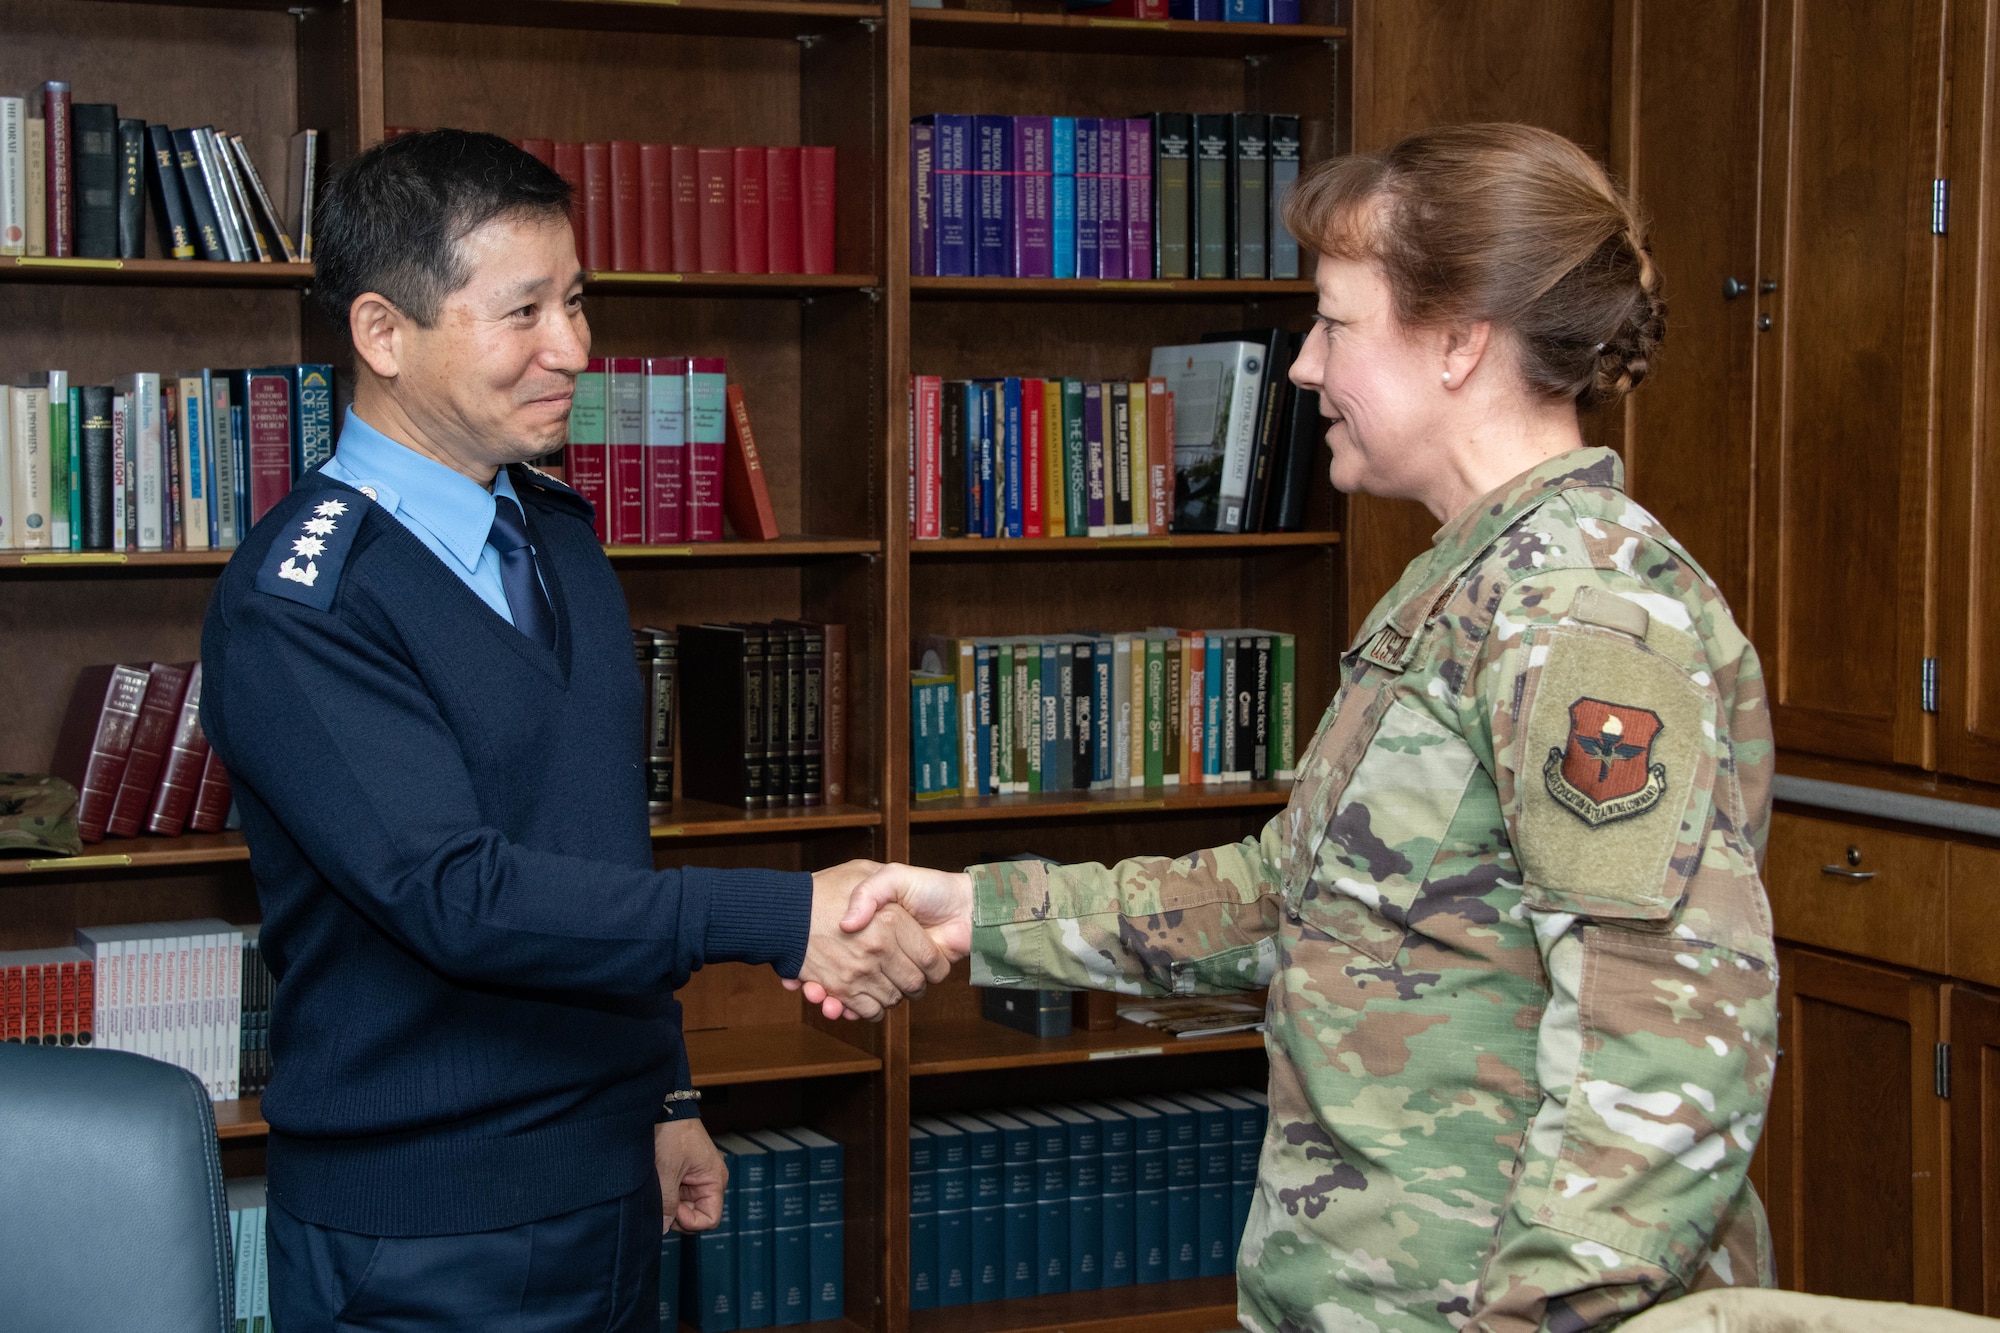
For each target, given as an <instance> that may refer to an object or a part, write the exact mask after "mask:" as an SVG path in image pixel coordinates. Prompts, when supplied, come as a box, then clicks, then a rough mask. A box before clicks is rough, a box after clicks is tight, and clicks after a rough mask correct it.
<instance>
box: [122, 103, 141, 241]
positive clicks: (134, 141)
mask: <svg viewBox="0 0 2000 1333" xmlns="http://www.w3.org/2000/svg"><path fill="white" fill-rule="evenodd" d="M118 257H119V258H120V259H144V258H145V257H146V122H145V121H143V120H130V119H126V120H120V121H119V122H118Z"/></svg>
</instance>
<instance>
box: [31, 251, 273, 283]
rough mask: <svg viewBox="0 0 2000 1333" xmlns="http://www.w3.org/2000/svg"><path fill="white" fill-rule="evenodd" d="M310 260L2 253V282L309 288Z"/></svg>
mask: <svg viewBox="0 0 2000 1333" xmlns="http://www.w3.org/2000/svg"><path fill="white" fill-rule="evenodd" d="M312 276H313V268H312V265H311V264H282V263H275V264H248V263H246V264H223V263H216V262H214V261H212V260H206V259H43V258H39V257H35V258H21V257H18V256H0V282H69V283H108V284H111V285H114V286H125V287H304V286H307V285H308V284H310V283H311V282H312Z"/></svg>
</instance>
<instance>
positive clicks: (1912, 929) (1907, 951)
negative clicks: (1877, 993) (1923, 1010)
mask: <svg viewBox="0 0 2000 1333" xmlns="http://www.w3.org/2000/svg"><path fill="white" fill-rule="evenodd" d="M1946 852H1947V844H1945V843H1943V842H1940V841H1939V840H1938V839H1936V838H1922V837H1914V836H1912V835H1909V834H1903V833H1884V832H1882V831H1880V830H1878V829H1868V828H1860V827H1857V826H1855V825H1852V824H1842V823H1835V822H1833V821H1831V820H1824V819H1802V818H1800V817H1799V816H1797V815H1788V814H1780V815H1777V816H1776V817H1774V818H1773V819H1772V821H1771V844H1770V853H1769V855H1768V856H1766V857H1765V860H1764V884H1765V887H1766V888H1767V889H1768V890H1769V892H1770V895H1771V916H1772V918H1773V920H1774V923H1775V927H1776V933H1777V935H1778V936H1779V938H1781V939H1786V940H1792V941H1796V942H1797V943H1800V944H1814V945H1818V946H1819V947H1821V948H1824V949H1838V950H1840V951H1841V952H1843V953H1852V954H1862V955H1865V956H1866V957H1869V958H1879V959H1882V960H1883V961H1884V962H1890V963H1902V964H1904V965H1905V966H1908V967H1917V968H1922V969H1924V970H1925V971H1928V972H1943V971H1945V970H1946V969H1947V968H1948V967H1949V966H1950V945H1949V938H1950V936H1949V931H1948V928H1947V920H1948V909H1947V905H1946Z"/></svg>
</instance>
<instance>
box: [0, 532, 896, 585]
mask: <svg viewBox="0 0 2000 1333" xmlns="http://www.w3.org/2000/svg"><path fill="white" fill-rule="evenodd" d="M881 551H882V543H881V542H879V541H876V540H874V539H873V538H869V537H780V538H779V539H777V540H776V541H768V542H735V541H729V542H690V543H688V544H686V545H682V546H607V547H605V548H604V553H605V554H606V555H608V556H610V557H611V559H612V561H613V562H614V563H615V564H619V565H626V564H648V563H651V562H653V561H662V562H673V561H682V560H703V561H709V560H799V559H810V558H812V557H815V556H844V555H879V554H880V553H881ZM234 554H236V552H235V551H233V550H230V551H0V577H4V576H6V575H7V574H10V573H11V574H35V573H58V572H63V573H75V572H87V571H92V570H98V571H104V572H107V573H125V572H129V571H132V570H141V569H188V568H193V569H202V568H207V569H220V568H221V567H222V566H224V565H226V564H228V563H229V557H230V556H232V555H234Z"/></svg>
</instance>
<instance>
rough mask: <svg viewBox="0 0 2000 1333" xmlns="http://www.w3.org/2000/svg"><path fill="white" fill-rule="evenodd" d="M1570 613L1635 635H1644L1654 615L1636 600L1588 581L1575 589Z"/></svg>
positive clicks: (1587, 620) (1637, 636)
mask: <svg viewBox="0 0 2000 1333" xmlns="http://www.w3.org/2000/svg"><path fill="white" fill-rule="evenodd" d="M1569 614H1570V618H1571V619H1572V620H1580V621H1582V622H1583V623H1584V624H1586V625H1597V626H1599V627H1601V628H1603V629H1612V630H1617V631H1618V632H1619V633H1620V634H1629V635H1631V636H1632V637H1633V638H1635V639H1644V638H1645V637H1646V631H1647V630H1648V629H1650V628H1651V627H1652V624H1653V617H1652V616H1651V615H1649V614H1647V612H1646V608H1645V607H1643V606H1640V605H1639V604H1638V603H1637V602H1635V601H1632V600H1631V599H1630V598H1626V597H1620V596H1619V595H1618V594H1617V593H1615V592H1611V591H1610V590H1608V589H1605V588H1593V587H1589V586H1587V585H1586V586H1584V587H1581V588H1578V589H1577V590H1576V600H1575V601H1573V602H1571V603H1570V607H1569Z"/></svg>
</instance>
